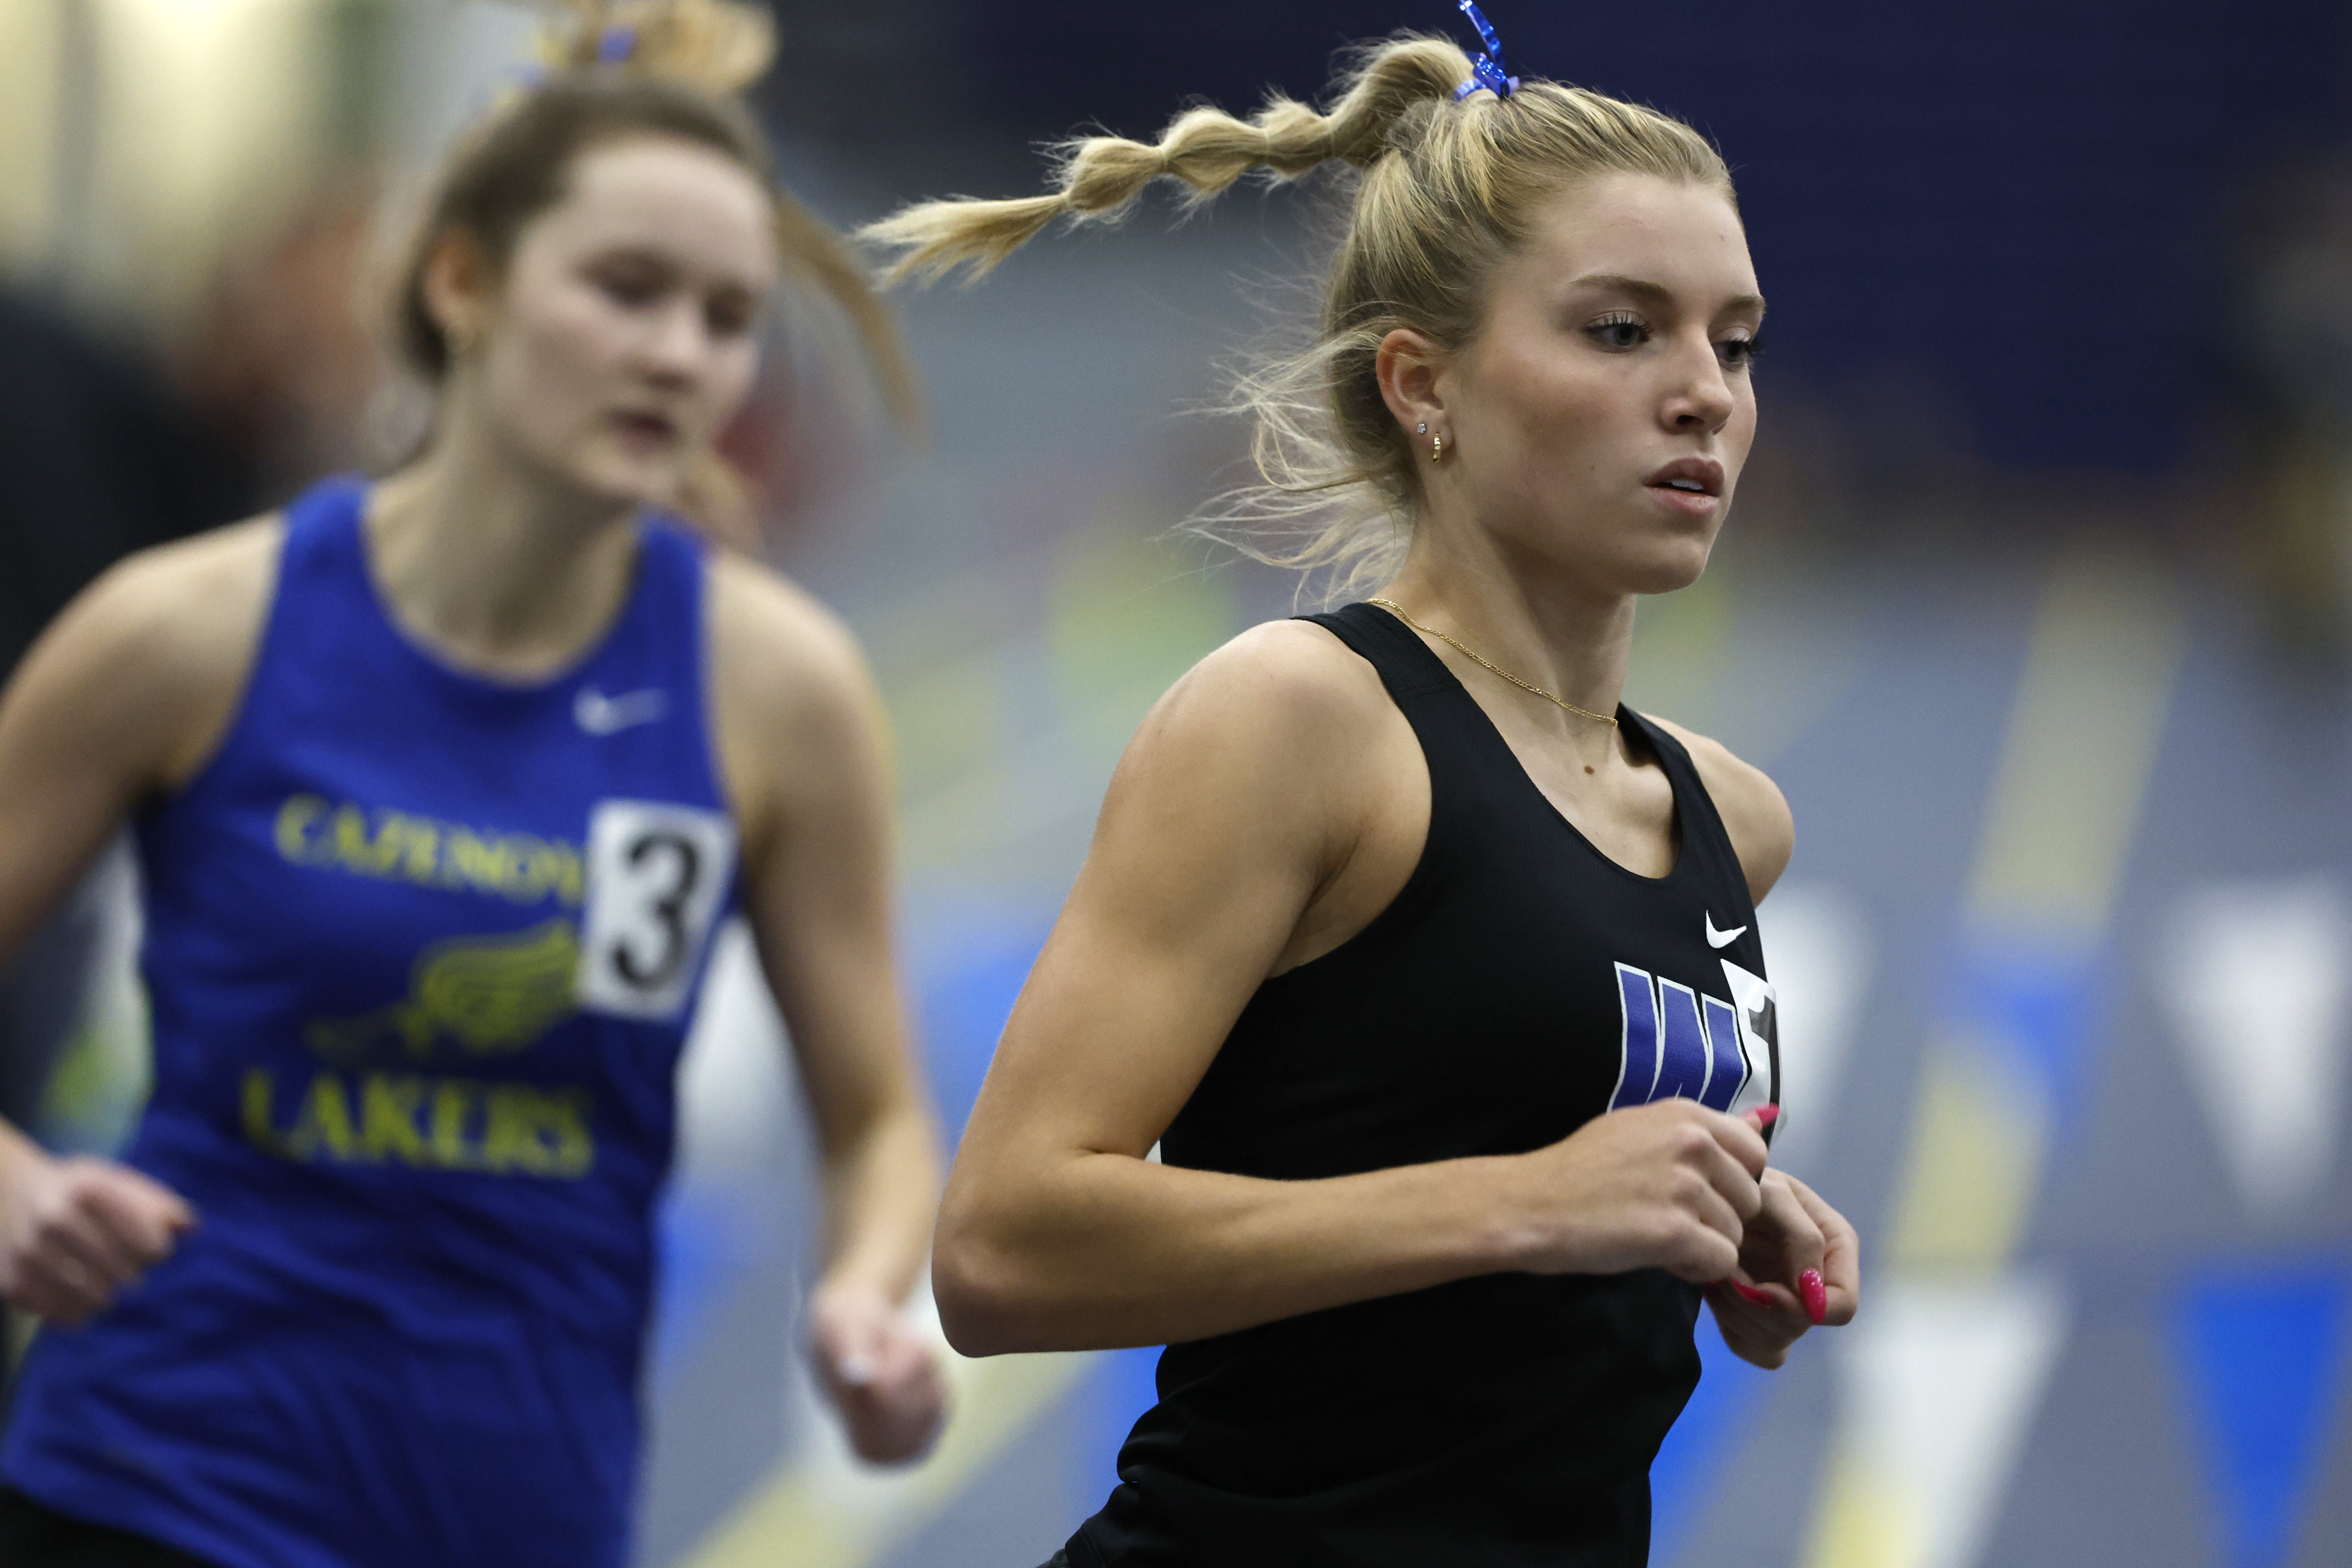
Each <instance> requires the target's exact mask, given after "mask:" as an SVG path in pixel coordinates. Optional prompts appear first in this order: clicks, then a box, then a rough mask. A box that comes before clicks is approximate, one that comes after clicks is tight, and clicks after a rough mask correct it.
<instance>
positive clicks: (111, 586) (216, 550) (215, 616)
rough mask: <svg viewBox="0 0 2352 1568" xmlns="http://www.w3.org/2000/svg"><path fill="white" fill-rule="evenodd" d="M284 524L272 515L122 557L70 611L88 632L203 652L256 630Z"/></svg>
mask: <svg viewBox="0 0 2352 1568" xmlns="http://www.w3.org/2000/svg"><path fill="white" fill-rule="evenodd" d="M285 539H286V528H285V523H284V521H283V520H282V519H280V518H279V517H278V516H277V515H276V514H274V513H273V514H270V515H268V516H266V517H257V518H251V519H248V520H247V521H244V522H237V523H231V524H230V525H229V526H227V527H226V528H216V529H214V530H212V531H209V532H205V533H199V534H196V535H194V536H193V537H191V538H188V539H183V540H179V541H176V542H173V543H170V544H160V545H157V546H155V547H154V548H152V549H149V550H142V551H140V552H138V553H136V554H134V555H129V556H125V557H124V558H123V559H122V560H121V561H120V562H117V563H115V564H114V565H113V566H111V567H110V568H109V569H108V570H107V571H106V572H105V573H104V574H102V575H101V576H100V578H99V580H98V581H97V582H96V583H94V584H91V585H90V587H89V590H88V591H87V592H86V593H84V595H82V597H81V599H80V600H79V602H78V603H77V605H75V608H74V609H73V610H72V611H70V612H68V613H69V614H71V615H73V616H75V617H76V619H77V620H78V621H79V622H80V623H81V628H82V630H83V631H84V634H85V635H91V634H103V635H107V636H111V637H126V638H135V639H142V640H143V641H145V642H146V643H148V644H149V645H150V646H152V647H156V649H157V651H162V650H163V648H164V647H169V648H170V650H171V651H173V652H176V653H180V654H183V655H202V654H203V653H205V652H206V651H218V645H222V644H227V645H230V647H232V648H233V647H234V646H235V645H236V644H239V643H243V644H245V645H246V652H247V654H248V655H250V653H251V650H252V647H253V645H255V644H257V643H258V642H259V640H260V637H261V625H262V622H263V620H264V619H265V618H266V617H267V616H268V610H269V600H270V593H271V589H272V588H273V587H274V586H275V585H276V583H277V578H278V552H279V551H280V549H281V548H282V547H283V546H284V543H285Z"/></svg>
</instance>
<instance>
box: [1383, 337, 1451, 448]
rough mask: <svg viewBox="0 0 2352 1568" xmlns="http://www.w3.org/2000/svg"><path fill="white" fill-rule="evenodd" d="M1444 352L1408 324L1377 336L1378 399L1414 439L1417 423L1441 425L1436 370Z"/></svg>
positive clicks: (1442, 405) (1442, 408) (1442, 402)
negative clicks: (1379, 336)
mask: <svg viewBox="0 0 2352 1568" xmlns="http://www.w3.org/2000/svg"><path fill="white" fill-rule="evenodd" d="M1443 362H1444V355H1443V354H1441V353H1439V352H1438V348H1437V345H1436V344H1435V343H1433V342H1430V341H1429V340H1428V339H1427V338H1425V337H1423V336H1422V335H1421V334H1420V333H1419V332H1416V331H1413V330H1412V328H1410V327H1399V328H1397V329H1396V330H1395V331H1392V332H1391V333H1389V335H1388V336H1387V337H1384V338H1382V339H1381V346H1380V351H1379V353H1378V354H1377V355H1376V356H1375V357H1374V359H1373V361H1372V373H1373V374H1375V375H1376V376H1378V377H1379V378H1380V384H1381V401H1382V402H1384V403H1386V404H1387V405H1389V412H1390V413H1391V415H1393V416H1395V417H1396V422H1397V425H1398V426H1399V427H1400V428H1401V429H1402V430H1403V432H1404V433H1405V435H1406V437H1408V438H1410V439H1412V440H1413V441H1415V442H1418V441H1420V440H1421V439H1422V437H1420V435H1419V434H1418V433H1417V426H1423V425H1427V426H1432V427H1433V428H1438V427H1442V422H1443V421H1444V416H1445V400H1444V397H1442V396H1440V395H1438V390H1437V372H1438V367H1439V366H1440V364H1441V363H1443Z"/></svg>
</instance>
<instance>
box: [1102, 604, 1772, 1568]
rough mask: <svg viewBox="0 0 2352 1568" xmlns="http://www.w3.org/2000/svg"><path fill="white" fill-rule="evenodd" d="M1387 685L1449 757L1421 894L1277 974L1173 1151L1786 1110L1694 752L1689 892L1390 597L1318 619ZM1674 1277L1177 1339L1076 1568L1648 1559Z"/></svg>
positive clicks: (1495, 1295) (1433, 1149) (1615, 1563)
mask: <svg viewBox="0 0 2352 1568" xmlns="http://www.w3.org/2000/svg"><path fill="white" fill-rule="evenodd" d="M1308 618H1309V619H1312V620H1314V621H1316V622H1317V623H1318V624H1319V625H1321V626H1326V627H1328V628H1329V629H1330V630H1331V631H1332V632H1333V633H1335V634H1337V635H1338V636H1339V637H1340V639H1341V640H1343V641H1344V642H1346V643H1347V645H1348V646H1349V647H1351V648H1353V649H1354V650H1355V651H1356V652H1357V653H1359V654H1360V655H1361V656H1363V658H1366V659H1367V660H1369V661H1370V663H1371V665H1372V668H1374V669H1376V670H1378V671H1379V672H1380V676H1381V681H1382V682H1383V683H1384V684H1385V685H1386V686H1387V688H1388V690H1389V694H1390V696H1391V698H1393V699H1394V700H1395V701H1396V704H1397V706H1398V708H1399V709H1401V710H1402V711H1403V713H1404V716H1405V717H1406V719H1407V720H1409V721H1411V722H1412V728H1413V732H1414V734H1415V735H1416V736H1418V737H1419V739H1420V742H1421V746H1422V751H1423V754H1424V755H1425V756H1426V758H1427V760H1428V766H1429V784H1430V802H1429V837H1428V839H1427V842H1426V844H1425V845H1424V846H1423V850H1422V856H1421V860H1420V863H1419V864H1418V865H1417V866H1416V867H1415V868H1414V869H1413V872H1412V877H1411V879H1409V880H1408V881H1407V882H1406V883H1405V886H1404V889H1403V890H1402V892H1400V893H1399V894H1398V895H1397V897H1396V900H1395V901H1394V902H1393V903H1391V905H1390V906H1389V907H1388V908H1387V909H1386V910H1382V911H1381V914H1380V916H1379V917H1378V918H1377V919H1375V920H1374V921H1372V922H1371V924H1370V925H1369V926H1367V927H1366V928H1365V929H1364V930H1363V931H1362V932H1361V933H1360V934H1359V935H1357V936H1356V937H1355V938H1353V939H1352V940H1350V941H1349V942H1347V943H1345V944H1344V945H1343V946H1341V947H1339V949H1337V950H1335V951H1334V952H1330V953H1328V954H1326V955H1325V956H1323V957H1321V958H1318V959H1316V960H1314V961H1313V962H1311V963H1303V964H1301V965H1299V966H1298V967H1297V968H1296V969H1293V970H1291V971H1289V972H1288V973H1285V974H1281V975H1278V976H1276V977H1275V978H1274V979H1271V980H1269V981H1267V982H1266V983H1265V984H1264V985H1262V986H1260V987H1259V988H1258V990H1257V993H1256V994H1255V996H1253V997H1252V998H1251V1000H1250V1003H1249V1005H1248V1006H1247V1007H1246V1008H1245V1009H1244V1011H1243V1013H1242V1016H1241V1017H1240V1019H1239V1021H1237V1022H1236V1023H1235V1024H1234V1029H1233V1033H1232V1034H1231V1035H1230V1036H1228V1037H1227V1038H1226V1040H1225V1043H1224V1045H1223V1047H1222V1048H1221V1049H1220V1050H1219V1052H1218V1054H1217V1057H1216V1058H1215V1060H1214V1061H1213V1063H1212V1064H1211V1066H1210V1068H1209V1070H1208V1071H1207V1073H1206V1074H1204V1075H1203V1077H1202V1080H1201V1083H1200V1086H1199V1087H1198V1088H1197V1089H1194V1090H1193V1093H1192V1099H1191V1100H1189V1101H1188V1102H1187V1103H1186V1105H1185V1106H1184V1109H1183V1110H1181V1112H1180V1113H1179V1114H1178V1115H1177V1117H1176V1120H1175V1121H1174V1122H1173V1123H1172V1124H1171V1126H1170V1127H1169V1129H1168V1131H1167V1134H1166V1136H1165V1137H1164V1138H1162V1140H1161V1141H1160V1152H1161V1157H1162V1158H1163V1159H1164V1160H1166V1161H1167V1163H1170V1164H1171V1165H1187V1166H1192V1167H1195V1168H1198V1169H1204V1170H1213V1171H1229V1172H1233V1173H1238V1174H1243V1175H1250V1176H1261V1177H1269V1178H1274V1179H1277V1180H1307V1179H1311V1178H1316V1177H1323V1176H1340V1175H1348V1174H1351V1173H1356V1172H1360V1171H1372V1170H1381V1169H1387V1168H1390V1167H1393V1166H1399V1165H1409V1164H1419V1163H1426V1162H1429V1161H1434V1160H1449V1159H1455V1158H1460V1157H1465V1156H1471V1155H1486V1154H1512V1153H1521V1152H1527V1151H1529V1150H1533V1149H1539V1148H1542V1147H1544V1146H1545V1145H1547V1144H1549V1143H1553V1142H1558V1141H1559V1140H1560V1139H1562V1138H1564V1137H1566V1136H1568V1134H1570V1132H1573V1131H1575V1130H1576V1129H1577V1128H1578V1127H1580V1126H1581V1125H1582V1124H1583V1123H1585V1122H1586V1121H1591V1119H1592V1118H1593V1117H1595V1116H1598V1115H1600V1114H1601V1113H1602V1112H1603V1111H1605V1110H1611V1109H1613V1108H1618V1107H1625V1106H1633V1105H1640V1104H1644V1103H1647V1102H1648V1101H1650V1100H1659V1099H1664V1098H1668V1097H1670V1096H1675V1095H1682V1096H1685V1097H1688V1098H1694V1099H1697V1100H1702V1101H1704V1102H1705V1103H1706V1104H1709V1105H1713V1106H1715V1107H1717V1108H1718V1109H1725V1110H1746V1109H1748V1107H1749V1106H1751V1105H1758V1104H1761V1103H1764V1102H1765V1101H1767V1100H1770V1101H1772V1102H1773V1103H1776V1104H1777V1103H1778V1102H1779V1098H1780V1096H1779V1079H1780V1074H1779V1066H1778V1060H1777V1047H1776V1045H1775V1043H1774V1033H1775V1019H1774V1006H1773V1000H1772V992H1771V988H1770V987H1769V985H1768V984H1766V983H1765V981H1764V979H1763V973H1764V961H1763V952H1762V949H1761V947H1760V945H1759V942H1758V941H1757V935H1756V930H1755V925H1756V916H1755V910H1754V908H1753V906H1752V905H1751V903H1750V902H1749V900H1748V885H1747V880H1746V879H1745V877H1744V876H1743V875H1742V874H1741V872H1740V868H1739V862H1738V858H1737V857H1735V856H1734V854H1733V853H1732V848H1731V842H1730V840H1729V838H1728V837H1727V836H1726V835H1725V833H1724V829H1723V824H1722V821H1721V820H1720V818H1718V817H1717V815H1716V810H1715V805H1714V803H1713V802H1712V801H1711V800H1709V799H1708V797H1707V794H1706V789H1705V788H1704V787H1703V786H1702V785H1701V784H1700V783H1699V780H1698V774H1697V773H1696V770H1695V769H1694V768H1693V767H1692V765H1691V761H1690V756H1689V754H1688V753H1687V752H1685V751H1684V750H1683V748H1682V746H1681V745H1680V744H1679V743H1677V742H1675V739H1674V738H1673V737H1672V736H1671V735H1668V734H1666V733H1665V732H1664V731H1662V730H1660V729H1659V728H1658V727H1657V726H1656V725H1654V724H1652V723H1650V722H1649V721H1646V720H1644V719H1643V718H1642V717H1641V716H1640V715H1639V714H1637V713H1634V712H1633V711H1632V710H1629V709H1621V710H1619V718H1620V721H1621V722H1622V723H1623V725H1624V726H1625V728H1626V730H1627V731H1628V732H1629V734H1630V736H1631V737H1632V739H1633V742H1634V743H1635V745H1636V746H1637V747H1645V748H1647V749H1648V751H1649V752H1651V753H1652V754H1654V756H1655V757H1656V759H1657V762H1658V763H1659V765H1660V766H1661V767H1663V768H1664V770H1665V774H1666V777H1667V779H1668V780H1669V781H1670V782H1671V783H1672V784H1673V786H1674V798H1675V826H1676V839H1677V842H1678V852H1677V854H1676V856H1675V867H1674V869H1673V870H1672V871H1671V872H1670V873H1668V874H1667V875H1666V876H1664V877H1663V878H1649V877H1643V876H1638V875H1636V874H1634V873H1633V872H1631V871H1628V870H1626V869H1625V868H1623V867H1622V866H1619V865H1617V864H1616V863H1615V862H1613V861H1612V860H1610V859H1609V858H1607V857H1605V856H1603V855H1602V854H1601V852H1600V851H1599V850H1598V849H1596V848H1594V847H1593V846H1592V845H1591V842H1589V841H1588V840H1587V839H1586V838H1585V837H1584V836H1583V835H1582V834H1580V833H1579V832H1578V831H1577V830H1576V829H1575V828H1574V827H1573V826H1570V824H1569V823H1568V821H1567V820H1566V818H1564V817H1562V816H1560V814H1559V811H1558V810H1557V809H1556V808H1555V807H1554V806H1553V805H1551V803H1550V802H1549V800H1547V799H1546V798H1545V796H1544V795H1543V794H1542V792H1541V791H1539V790H1538V789H1537V788H1536V785H1535V784H1534V782H1533V781H1532V780H1530V779H1529V778H1528V775H1527V773H1526V771H1525V770H1524V769H1523V768H1521V767H1520V765H1519V763H1518V760H1517V757H1515V756H1514V755H1513V754H1512V752H1511V750H1510V748H1509V747H1508V746H1507V744H1506V743H1505V742H1504V741H1503V738H1502V735H1501V734H1500V733H1499V732H1498V731H1496V728H1495V726H1494V724H1493V723H1492V721H1489V720H1488V719H1487V717H1486V713H1485V712H1484V711H1483V710H1481V709H1480V708H1479V707H1478V705H1477V703H1476V702H1475V700H1472V698H1471V696H1470V694H1469V693H1468V692H1467V691H1466V690H1465V689H1463V687H1462V684H1461V682H1459V681H1458V680H1456V679H1454V676H1453V674H1452V672H1451V671H1449V670H1448V669H1447V668H1445V666H1444V663H1443V662H1442V661H1441V660H1440V659H1439V658H1437V656H1436V655H1435V654H1433V653H1432V652H1431V651H1430V650H1429V648H1428V647H1427V646H1426V645H1425V644H1423V642H1422V641H1421V639H1420V638H1419V637H1415V636H1414V635H1413V634H1412V632H1411V631H1409V630H1407V629H1406V628H1405V626H1403V625H1402V623H1400V622H1399V621H1397V620H1396V619H1395V618H1394V617H1393V616H1389V615H1388V614H1386V613H1384V612H1383V611H1381V610H1380V609H1377V608H1375V607H1373V606H1371V605H1361V604H1358V605H1349V606H1347V607H1346V608H1345V609H1342V610H1339V611H1338V612H1337V613H1335V614H1331V615H1326V616H1311V617H1308ZM1698 1302H1699V1293H1698V1291H1697V1289H1696V1288H1695V1287H1693V1286H1690V1285H1686V1284H1684V1283H1683V1282H1681V1281H1679V1280H1677V1279H1674V1278H1673V1277H1672V1276H1670V1275H1668V1274H1666V1273H1664V1271H1662V1270H1657V1269H1648V1270H1643V1271H1641V1272H1638V1273H1633V1274H1622V1275H1612V1276H1564V1277H1539V1276H1536V1275H1532V1274H1517V1273H1514V1274H1494V1275H1487V1276H1484V1277H1481V1278H1478V1279H1464V1280H1458V1281H1455V1282H1454V1283H1452V1284H1448V1285H1442V1286H1438V1287H1436V1288H1434V1289H1426V1290H1416V1291H1412V1292H1409V1293H1407V1294H1404V1295H1400V1296H1390V1297H1385V1298H1381V1299H1380V1300H1370V1301H1363V1302H1359V1303H1356V1304H1354V1305H1351V1306H1346V1307H1339V1308H1334V1309H1332V1310H1328V1311H1320V1312H1312V1313H1308V1314H1306V1315H1304V1316H1301V1317H1297V1318H1289V1319H1285V1320H1283V1321H1278V1322H1273V1323H1267V1324H1265V1325H1263V1326H1261V1327H1258V1328H1254V1329H1247V1330H1244V1331H1241V1332H1238V1333H1232V1334H1224V1335H1220V1336H1219V1337H1217V1338H1215V1339H1210V1340H1202V1341H1199V1342H1193V1343H1191V1344H1177V1345H1171V1346H1169V1347H1168V1349H1167V1351H1166V1352H1165V1353H1164V1354H1162V1356H1161V1357H1160V1375H1159V1394H1160V1403H1159V1404H1158V1405H1155V1406H1153V1407H1152V1409H1151V1410H1150V1411H1149V1412H1148V1413H1147V1414H1145V1415H1144V1416H1143V1418H1142V1419H1141V1420H1140V1421H1139V1422H1137V1423H1136V1426H1135V1429H1134V1432H1133V1433H1132V1435H1131V1436H1129V1439H1128V1442H1127V1445H1126V1447H1124V1448H1123V1449H1122V1450H1121V1452H1120V1454H1119V1463H1118V1473H1119V1477H1120V1485H1119V1486H1118V1489H1116V1490H1115V1491H1113V1492H1112V1494H1111V1497H1110V1500H1109V1502H1108V1504H1107V1505H1106V1506H1105V1507H1104V1509H1103V1510H1102V1511H1101V1512H1100V1513H1098V1514H1097V1515H1096V1516H1095V1517H1094V1518H1093V1519H1090V1520H1088V1521H1087V1522H1086V1523H1085V1524H1084V1525H1083V1526H1081V1527H1080V1528H1079V1531H1078V1532H1077V1534H1076V1536H1075V1537H1073V1538H1072V1540H1071V1542H1070V1545H1069V1555H1070V1560H1071V1562H1072V1563H1073V1564H1074V1568H1176V1565H1180V1564H1181V1565H1182V1568H1256V1565H1258V1564H1265V1565H1267V1568H1276V1565H1279V1568H1327V1565H1328V1568H1440V1565H1442V1568H1538V1565H1540V1568H1570V1565H1573V1568H1587V1565H1591V1568H1602V1565H1604V1564H1605V1565H1606V1568H1631V1565H1635V1564H1640V1563H1645V1562H1646V1561H1647V1559H1648V1555H1649V1466H1650V1461H1651V1459H1652V1458H1654V1456H1655V1455H1656V1453H1657V1449H1658V1444H1659V1442H1660V1441H1661V1440H1662V1439H1663V1438H1664V1436H1665V1433H1666V1429H1667V1427H1668V1426H1672V1425H1673V1423H1674V1420H1675V1416H1676V1415H1679V1414H1680V1413H1681V1411H1682V1407H1683V1404H1684V1402H1685V1400H1686V1399H1688V1398H1689V1396H1690V1392H1691V1390H1692V1388H1693V1387H1695V1386H1696V1384H1697V1381H1698V1373H1699V1363H1698V1355H1697V1352H1696V1349H1695V1348H1694V1345H1693V1342H1692V1331H1693V1328H1694V1325H1695V1324H1696V1320H1697V1314H1698Z"/></svg>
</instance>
